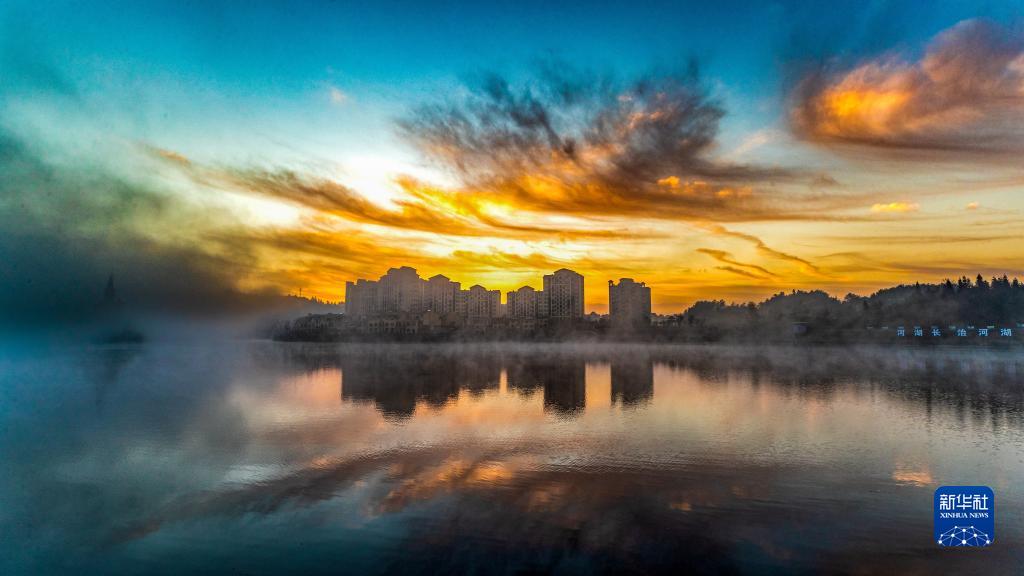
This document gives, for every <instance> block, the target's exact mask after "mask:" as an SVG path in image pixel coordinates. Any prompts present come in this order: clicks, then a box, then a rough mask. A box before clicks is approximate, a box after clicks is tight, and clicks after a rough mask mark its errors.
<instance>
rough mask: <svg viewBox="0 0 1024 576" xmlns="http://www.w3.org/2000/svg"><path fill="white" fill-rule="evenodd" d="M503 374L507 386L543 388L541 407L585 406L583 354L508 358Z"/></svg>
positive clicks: (571, 409)
mask: <svg viewBox="0 0 1024 576" xmlns="http://www.w3.org/2000/svg"><path fill="white" fill-rule="evenodd" d="M507 366H508V367H507V371H506V374H507V376H506V378H507V382H508V387H509V389H510V390H515V391H517V392H520V393H525V394H532V393H533V392H535V391H537V390H543V392H544V409H545V410H554V411H556V412H564V413H572V412H576V411H579V410H582V409H583V408H585V407H586V376H587V370H586V363H585V361H584V359H583V357H582V356H575V355H572V356H547V355H544V356H541V357H539V358H538V357H534V356H532V355H522V356H515V357H512V358H510V362H509V364H508V365H507Z"/></svg>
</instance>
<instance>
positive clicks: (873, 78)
mask: <svg viewBox="0 0 1024 576" xmlns="http://www.w3.org/2000/svg"><path fill="white" fill-rule="evenodd" d="M791 120H792V125H793V128H794V131H795V132H796V133H797V134H798V135H800V136H802V137H804V138H806V139H809V140H813V141H816V142H821V143H832V144H844V145H850V146H854V147H857V148H860V149H862V150H864V149H867V150H871V149H874V150H877V151H879V152H884V153H892V152H895V151H902V152H904V153H906V154H908V155H916V156H917V157H920V158H924V159H935V158H939V157H942V156H943V155H944V154H945V155H947V156H948V157H950V158H956V157H958V155H962V154H964V153H972V152H976V153H981V154H982V155H984V156H985V157H988V158H996V159H1004V160H1005V159H1006V158H1008V157H1010V156H1007V155H1008V154H1013V155H1015V154H1018V153H1020V152H1021V151H1024V33H1022V31H1021V30H1020V29H1018V28H1008V27H1004V26H1000V25H998V24H996V23H993V22H989V21H984V20H967V21H963V22H960V23H959V24H957V25H956V26H953V27H952V28H949V29H947V30H945V31H943V32H942V33H940V34H938V35H937V36H936V37H935V38H934V39H933V40H932V41H931V42H930V43H929V44H928V46H927V48H926V50H925V51H924V53H923V55H922V56H921V57H920V58H917V59H908V58H906V57H904V56H902V55H900V54H892V53H890V54H885V55H883V56H879V57H875V58H872V59H868V60H865V61H862V62H859V63H857V64H855V65H846V64H842V63H838V64H837V63H833V64H831V65H826V66H823V67H822V68H821V69H819V70H816V71H815V72H813V73H811V74H808V75H807V76H805V77H804V78H803V79H802V81H801V82H800V83H799V84H798V85H797V87H796V89H795V90H794V93H793V108H792V114H791ZM886 151H888V152H886ZM973 157H977V156H973Z"/></svg>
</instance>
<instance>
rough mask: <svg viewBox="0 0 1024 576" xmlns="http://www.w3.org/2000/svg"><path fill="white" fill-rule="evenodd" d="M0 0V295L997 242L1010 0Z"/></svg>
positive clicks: (51, 305)
mask: <svg viewBox="0 0 1024 576" xmlns="http://www.w3.org/2000/svg"><path fill="white" fill-rule="evenodd" d="M557 4H558V5H557V6H555V5H553V3H550V2H521V1H520V2H488V3H477V2H432V3H429V4H428V3H421V4H415V3H400V2H374V3H347V2H340V1H339V2H301V3H298V2H282V3H237V2H225V3H218V2H198V1H197V2H183V1H180V0H179V1H178V2H145V1H136V2H58V1H55V2H47V3H39V2H27V1H22V0H13V1H11V0H9V1H7V2H4V3H3V5H2V6H0V173H2V174H3V175H4V177H3V179H2V181H0V262H4V263H5V264H4V265H3V266H0V310H5V311H7V312H8V313H15V312H16V313H18V314H23V315H33V314H41V315H47V314H50V315H52V314H58V315H59V314H65V313H69V311H70V310H74V309H76V308H77V307H81V306H83V305H85V304H87V303H89V302H93V301H95V300H96V299H97V298H98V297H99V295H100V293H101V291H102V288H103V284H104V282H105V280H106V278H107V275H108V274H111V273H113V274H114V275H115V276H116V277H117V278H118V283H119V287H120V288H121V291H122V293H123V294H124V295H125V297H126V298H127V299H131V298H134V299H137V300H140V301H146V302H150V303H152V304H153V305H156V306H166V307H168V308H171V309H174V308H182V309H190V308H196V307H204V306H205V307H216V306H218V305H219V303H221V302H224V301H230V300H232V299H237V298H239V297H240V295H243V296H244V295H246V294H249V295H252V294H274V293H278V294H292V293H299V292H300V291H301V293H302V294H303V295H305V296H317V297H319V298H323V299H327V300H331V301H337V300H342V299H343V298H344V284H345V282H346V281H348V280H355V279H357V278H376V277H378V276H380V275H381V274H383V273H384V272H386V270H387V269H388V268H389V267H392V266H399V265H410V266H413V267H415V268H417V270H419V272H420V274H421V276H423V277H429V276H431V275H434V274H437V273H443V274H446V275H447V276H449V277H450V278H452V279H454V280H457V281H460V282H462V283H463V286H464V287H468V286H470V285H472V284H476V283H480V284H483V285H484V286H486V287H488V288H490V289H495V288H497V289H501V290H502V291H503V292H504V291H508V290H512V289H515V288H518V287H519V286H522V285H531V286H534V287H535V288H540V285H541V277H542V275H543V274H546V273H550V272H551V271H553V270H555V269H558V268H562V267H568V268H571V269H574V270H577V271H578V272H580V273H582V274H584V276H585V277H586V294H587V296H586V300H587V307H588V309H592V310H597V311H604V310H606V308H607V290H606V288H605V286H606V284H607V281H608V280H610V279H618V278H621V277H632V278H635V279H637V280H640V281H645V282H647V283H648V284H649V285H650V286H651V287H652V299H653V305H654V309H655V311H656V312H662V313H673V312H679V311H681V310H683V309H684V308H685V307H687V306H688V305H690V304H692V303H693V302H695V301H697V300H701V299H724V300H726V301H737V302H743V301H748V300H755V301H756V300H760V299H763V298H765V297H767V296H769V295H771V294H774V293H777V292H779V291H787V292H788V291H790V290H794V289H798V290H805V289H824V290H826V291H828V292H829V293H831V294H833V295H836V296H839V297H841V296H843V295H845V294H847V293H849V292H854V293H857V294H867V293H870V292H872V291H874V290H877V289H878V288H881V287H885V286H890V285H895V284H899V283H906V282H915V281H921V282H933V281H938V280H941V279H944V278H947V277H958V276H960V275H963V274H965V275H969V276H972V277H973V276H974V275H976V274H978V273H981V274H984V275H986V276H989V275H1002V274H1008V275H1010V276H1014V275H1017V274H1019V273H1020V271H1021V268H1022V267H1024V254H1022V248H1021V243H1020V239H1021V237H1022V235H1024V221H1022V219H1021V213H1020V211H1021V210H1022V209H1024V194H1022V192H1024V163H1022V162H1021V161H1020V158H1021V152H1022V151H1024V3H1022V2H1014V1H1005V2H865V1H857V2H843V1H837V2H827V3H822V2H765V3H752V2H729V1H723V2H714V3H708V2H666V3H647V2H637V1H633V2H628V3H618V4H615V3H607V4H606V5H601V6H595V5H593V4H590V3H586V4H584V3H580V4H575V3H557Z"/></svg>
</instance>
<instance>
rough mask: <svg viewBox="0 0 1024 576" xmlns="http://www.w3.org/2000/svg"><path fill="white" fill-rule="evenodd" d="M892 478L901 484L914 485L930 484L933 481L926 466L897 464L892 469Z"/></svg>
mask: <svg viewBox="0 0 1024 576" xmlns="http://www.w3.org/2000/svg"><path fill="white" fill-rule="evenodd" d="M892 479H893V480H894V481H896V482H899V483H901V484H912V485H914V486H931V485H932V484H934V483H935V480H934V479H933V478H932V474H931V471H929V470H928V469H927V468H914V467H909V466H904V465H898V466H897V467H896V469H895V470H893V471H892Z"/></svg>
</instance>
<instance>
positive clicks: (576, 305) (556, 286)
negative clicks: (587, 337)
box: [544, 268, 583, 318]
mask: <svg viewBox="0 0 1024 576" xmlns="http://www.w3.org/2000/svg"><path fill="white" fill-rule="evenodd" d="M544 300H545V303H546V315H547V316H549V317H551V318H582V317H583V275H582V274H579V273H577V272H573V271H572V270H569V269H566V268H562V269H560V270H556V271H555V272H554V273H553V274H547V275H545V276H544Z"/></svg>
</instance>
